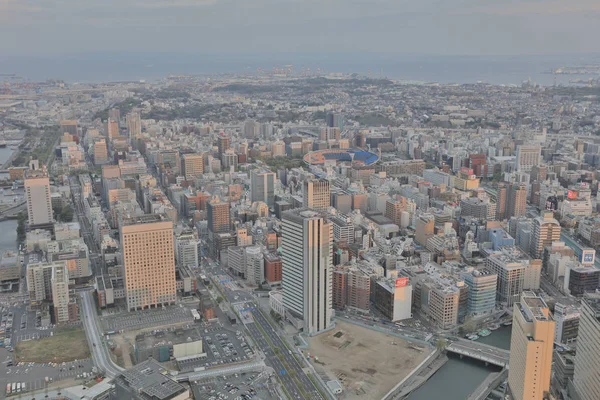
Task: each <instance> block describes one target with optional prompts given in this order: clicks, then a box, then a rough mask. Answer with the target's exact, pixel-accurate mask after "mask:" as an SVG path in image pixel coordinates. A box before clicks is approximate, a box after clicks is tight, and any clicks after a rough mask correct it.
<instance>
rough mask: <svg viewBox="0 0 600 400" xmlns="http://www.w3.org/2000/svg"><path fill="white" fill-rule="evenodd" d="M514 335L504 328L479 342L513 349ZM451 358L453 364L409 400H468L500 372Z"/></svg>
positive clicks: (446, 365)
mask: <svg viewBox="0 0 600 400" xmlns="http://www.w3.org/2000/svg"><path fill="white" fill-rule="evenodd" d="M511 332H512V328H511V327H501V328H500V329H498V330H496V331H493V332H492V334H491V335H490V336H487V337H483V338H480V339H479V341H480V342H482V343H485V344H489V345H491V346H496V347H499V348H502V349H509V348H510V334H511ZM449 358H450V360H449V361H448V362H447V363H446V364H444V366H443V367H442V368H440V369H439V371H437V372H436V373H435V374H434V375H433V376H432V377H431V378H430V379H429V380H428V381H427V382H426V383H425V384H424V385H423V386H421V387H420V388H418V389H417V390H415V391H414V392H413V393H412V394H411V395H410V396H409V397H408V400H434V399H444V400H465V399H466V398H467V397H469V395H470V394H471V393H472V392H473V391H475V389H476V388H477V386H479V385H480V384H481V382H483V381H484V380H485V378H487V376H488V375H489V374H490V373H491V372H498V371H499V370H500V368H497V367H494V366H488V367H486V366H485V364H484V363H482V362H479V361H475V360H471V359H466V358H463V359H462V360H461V359H460V358H459V357H457V356H456V357H455V356H453V355H449Z"/></svg>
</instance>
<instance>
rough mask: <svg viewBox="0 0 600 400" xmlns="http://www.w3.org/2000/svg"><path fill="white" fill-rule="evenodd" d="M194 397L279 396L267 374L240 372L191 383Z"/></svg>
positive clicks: (234, 399)
mask: <svg viewBox="0 0 600 400" xmlns="http://www.w3.org/2000/svg"><path fill="white" fill-rule="evenodd" d="M191 387H192V392H193V394H194V397H195V398H197V399H206V400H249V399H252V398H254V399H260V400H274V399H278V398H279V396H278V395H277V394H276V392H275V389H274V388H275V384H273V383H271V379H270V378H269V374H268V373H267V372H262V373H247V374H246V373H242V374H235V375H230V376H225V377H218V378H213V379H207V380H202V381H199V382H198V383H193V384H192V385H191Z"/></svg>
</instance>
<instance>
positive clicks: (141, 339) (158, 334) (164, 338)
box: [135, 329, 202, 348]
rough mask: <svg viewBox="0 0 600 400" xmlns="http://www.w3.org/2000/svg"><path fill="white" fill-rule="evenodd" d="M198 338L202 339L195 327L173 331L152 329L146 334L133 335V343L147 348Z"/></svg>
mask: <svg viewBox="0 0 600 400" xmlns="http://www.w3.org/2000/svg"><path fill="white" fill-rule="evenodd" d="M188 339H189V340H188ZM198 340H202V336H201V335H200V334H199V333H198V332H197V331H196V330H195V329H185V330H184V329H176V330H175V331H164V330H159V331H154V332H153V333H152V334H150V335H148V336H145V335H137V336H136V337H135V344H136V346H139V347H142V348H149V347H154V346H162V345H166V344H172V345H175V344H180V343H186V342H196V341H198Z"/></svg>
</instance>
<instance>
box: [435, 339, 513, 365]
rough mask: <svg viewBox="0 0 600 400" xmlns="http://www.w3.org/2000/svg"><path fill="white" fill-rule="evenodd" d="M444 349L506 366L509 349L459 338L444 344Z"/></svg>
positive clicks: (488, 362)
mask: <svg viewBox="0 0 600 400" xmlns="http://www.w3.org/2000/svg"><path fill="white" fill-rule="evenodd" d="M446 351H448V352H450V353H454V354H458V355H460V356H461V357H469V358H473V359H475V360H479V361H483V362H485V363H486V364H492V365H496V366H498V367H502V368H508V359H509V351H508V350H504V349H500V348H498V347H494V346H489V345H487V344H483V343H478V342H476V341H473V340H463V339H459V340H457V341H454V342H452V343H450V344H449V345H448V346H446Z"/></svg>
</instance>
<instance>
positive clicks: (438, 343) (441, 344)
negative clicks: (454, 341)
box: [435, 338, 448, 351]
mask: <svg viewBox="0 0 600 400" xmlns="http://www.w3.org/2000/svg"><path fill="white" fill-rule="evenodd" d="M447 344H448V342H447V341H446V339H444V338H439V339H438V340H437V341H436V342H435V348H436V349H438V350H439V351H444V350H445V349H446V345H447Z"/></svg>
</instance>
